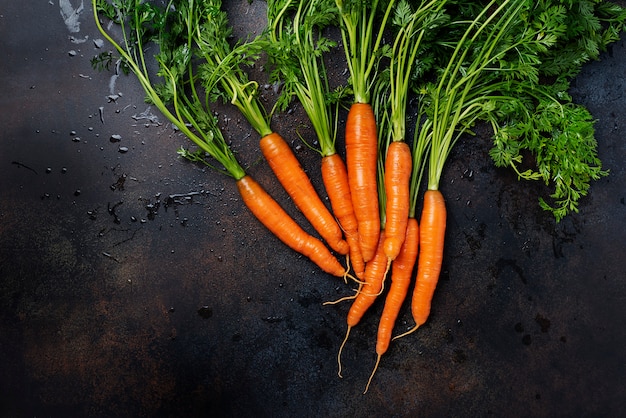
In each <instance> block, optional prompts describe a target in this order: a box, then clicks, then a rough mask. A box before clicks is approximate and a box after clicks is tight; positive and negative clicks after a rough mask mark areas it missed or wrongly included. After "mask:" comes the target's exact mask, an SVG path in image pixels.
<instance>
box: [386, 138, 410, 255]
mask: <svg viewBox="0 0 626 418" xmlns="http://www.w3.org/2000/svg"><path fill="white" fill-rule="evenodd" d="M412 167H413V160H412V158H411V149H410V148H409V146H408V145H407V144H406V143H405V142H401V141H395V142H392V143H391V144H389V148H388V149H387V156H386V158H385V193H386V195H387V203H386V206H385V218H386V222H385V244H384V250H385V254H386V255H387V257H388V258H389V259H390V260H393V259H395V258H396V257H397V256H398V254H399V253H400V248H402V243H403V242H404V238H405V236H406V228H407V223H408V220H409V205H410V202H409V182H410V180H411V170H412Z"/></svg>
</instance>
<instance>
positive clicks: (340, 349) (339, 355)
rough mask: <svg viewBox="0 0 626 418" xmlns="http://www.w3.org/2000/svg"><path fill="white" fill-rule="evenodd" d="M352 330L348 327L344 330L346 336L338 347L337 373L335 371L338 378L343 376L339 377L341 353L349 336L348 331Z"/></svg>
mask: <svg viewBox="0 0 626 418" xmlns="http://www.w3.org/2000/svg"><path fill="white" fill-rule="evenodd" d="M351 329H352V327H351V326H350V325H348V329H347V330H346V336H345V338H344V339H343V342H342V343H341V346H339V352H338V353H337V365H338V367H339V369H338V371H337V375H339V377H342V378H343V376H342V375H341V368H342V365H341V352H342V351H343V347H344V346H345V345H346V341H348V337H349V336H350V330H351Z"/></svg>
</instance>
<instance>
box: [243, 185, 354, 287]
mask: <svg viewBox="0 0 626 418" xmlns="http://www.w3.org/2000/svg"><path fill="white" fill-rule="evenodd" d="M237 187H238V189H239V193H240V194H241V197H242V199H243V201H244V203H245V204H246V206H247V207H248V208H249V209H250V210H251V211H252V213H253V214H254V215H255V216H256V217H257V219H259V221H261V223H262V224H263V225H265V227H267V228H268V229H269V230H270V231H271V232H272V233H273V234H274V235H276V236H277V237H278V238H279V239H280V240H281V241H282V242H283V243H285V244H286V245H287V246H289V247H290V248H292V249H293V250H295V251H297V252H299V253H301V254H303V255H305V256H307V257H308V258H309V259H311V261H313V262H314V263H315V264H317V265H318V266H319V267H320V268H321V269H322V270H324V271H325V272H327V273H330V274H332V275H334V276H337V277H345V276H346V271H345V269H344V268H343V267H342V266H341V264H340V263H339V261H337V259H336V258H335V257H334V256H333V255H332V254H331V253H330V251H329V250H328V248H326V246H325V245H324V244H323V243H322V242H321V241H320V240H319V239H317V238H315V237H313V236H311V235H309V234H308V233H306V232H305V231H304V230H303V229H302V228H301V227H300V226H299V225H298V224H297V223H296V222H295V221H294V220H293V219H292V218H291V217H290V216H289V215H288V214H287V213H286V212H285V211H284V210H283V208H281V207H280V205H279V204H278V202H276V201H275V200H274V199H273V198H272V197H271V196H270V195H269V194H268V193H267V192H266V191H265V190H264V189H263V188H262V187H261V185H259V183H257V182H256V181H255V180H254V179H253V178H252V177H250V176H249V175H246V176H244V177H242V178H240V179H239V180H237Z"/></svg>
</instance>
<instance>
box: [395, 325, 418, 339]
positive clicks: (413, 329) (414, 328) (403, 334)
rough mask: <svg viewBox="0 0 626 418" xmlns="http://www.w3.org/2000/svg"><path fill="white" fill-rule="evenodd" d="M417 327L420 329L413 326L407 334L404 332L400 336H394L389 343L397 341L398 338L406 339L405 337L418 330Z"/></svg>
mask: <svg viewBox="0 0 626 418" xmlns="http://www.w3.org/2000/svg"><path fill="white" fill-rule="evenodd" d="M419 327H420V326H419V325H415V326H414V327H413V328H411V329H410V330H408V331H407V332H404V333H402V334H400V335H396V336H395V337H393V338H392V339H391V341H395V340H397V339H398V338H402V337H406V336H407V335H409V334H413V333H414V332H415V331H417V329H418V328H419Z"/></svg>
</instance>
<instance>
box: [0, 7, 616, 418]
mask: <svg viewBox="0 0 626 418" xmlns="http://www.w3.org/2000/svg"><path fill="white" fill-rule="evenodd" d="M5 3H6V4H4V5H3V6H2V7H1V8H0V36H1V38H2V43H0V52H1V56H2V60H0V79H1V80H2V85H3V94H2V97H1V98H0V126H1V127H2V130H1V141H0V157H1V159H0V196H1V201H0V202H1V206H0V415H2V416H5V417H11V416H15V417H32V416H50V417H56V416H90V417H100V416H102V417H112V416H256V417H263V416H274V417H280V416H285V417H287V416H329V417H330V416H358V417H364V416H397V417H401V416H417V415H420V416H486V415H493V416H510V415H524V416H620V415H624V414H626V384H625V381H624V379H625V376H626V359H625V356H624V347H625V346H626V333H625V331H624V326H623V322H624V319H625V314H626V309H625V308H624V306H625V303H626V280H625V276H626V274H625V273H624V272H625V271H626V257H625V256H624V254H625V250H626V234H625V232H626V226H625V221H626V204H625V198H626V173H625V167H626V145H625V141H624V133H625V131H626V126H625V124H626V122H625V121H626V95H625V94H624V92H625V91H626V45H624V41H620V42H618V43H616V44H615V45H614V46H613V47H612V48H611V49H610V51H608V53H606V54H604V55H603V56H602V60H601V61H600V62H597V63H592V64H590V65H588V66H587V67H586V68H585V70H584V72H583V74H581V75H580V76H579V77H578V79H577V80H576V82H575V83H574V86H573V90H572V93H573V94H574V96H575V98H576V100H577V101H578V102H580V103H583V104H585V105H586V106H588V108H589V109H590V110H591V112H592V113H593V115H594V116H595V117H596V118H597V119H598V123H597V139H598V142H599V150H600V157H601V159H602V160H603V163H604V166H605V168H607V169H609V170H610V176H609V177H606V178H604V179H602V180H601V181H598V182H596V183H594V184H593V186H592V189H591V192H590V194H589V196H588V197H586V198H585V199H584V200H583V201H582V204H581V210H580V213H579V214H575V215H572V216H570V217H568V218H566V219H565V220H563V221H562V222H561V223H559V224H555V222H554V221H553V219H551V217H550V215H549V214H547V213H545V212H543V211H542V210H541V209H540V208H539V207H538V205H537V201H536V194H537V193H545V190H544V189H543V188H542V185H540V184H529V183H520V182H518V181H517V180H516V178H515V176H514V175H513V174H512V173H511V172H509V171H508V170H499V169H495V168H494V167H493V165H492V163H491V161H490V160H489V158H488V155H487V151H488V149H489V140H488V138H487V137H486V136H484V135H479V136H478V137H477V138H474V139H472V140H468V141H465V142H463V143H460V144H459V145H458V146H457V148H456V149H455V151H454V152H453V155H452V157H451V159H450V161H449V164H448V166H447V168H446V171H445V175H444V178H443V182H442V184H443V186H442V189H443V191H444V193H445V195H446V196H447V202H448V208H449V222H448V229H447V237H446V239H447V240H446V250H445V260H444V271H443V273H442V278H441V280H440V284H439V286H438V289H437V292H436V295H435V298H434V303H433V312H432V316H431V318H430V320H429V322H428V324H427V325H425V326H424V327H423V329H421V330H419V331H418V332H417V333H415V334H413V335H411V336H409V337H406V338H404V339H401V340H399V341H396V342H394V343H393V344H392V346H391V348H390V350H389V352H388V353H387V354H386V355H385V357H384V358H383V360H382V362H381V365H380V369H379V370H378V373H377V375H376V377H375V380H374V381H373V383H372V386H371V388H370V391H369V393H368V394H367V395H365V396H363V395H362V394H361V392H362V391H363V389H364V385H365V382H366V380H367V377H368V375H369V373H370V371H371V368H372V366H373V364H374V360H375V356H374V346H375V333H376V326H377V320H378V317H379V315H380V311H381V309H382V306H381V304H380V303H378V304H376V305H375V306H374V307H373V309H372V310H371V312H370V313H369V314H368V315H367V316H366V318H365V319H364V321H363V323H362V324H361V325H359V326H358V327H357V328H356V329H355V330H354V331H353V332H352V335H351V338H350V340H349V341H348V344H347V345H346V348H345V350H344V356H343V359H344V378H343V379H340V378H338V377H337V370H336V369H337V367H336V354H337V350H338V348H339V345H340V343H341V340H342V339H343V336H344V333H345V316H346V312H347V308H348V306H347V305H346V304H339V305H335V306H323V305H322V303H323V302H324V301H328V300H334V299H336V298H338V297H340V296H344V295H347V294H349V293H350V291H351V289H350V287H348V286H346V285H344V284H343V283H342V282H341V281H340V280H337V279H335V278H332V277H330V276H327V275H325V274H323V273H321V272H320V271H319V270H318V269H317V268H315V267H314V266H313V265H312V264H311V263H310V262H309V261H308V260H306V259H303V258H301V257H299V256H297V255H296V254H294V253H293V252H292V251H291V250H289V249H287V248H286V247H285V246H284V245H282V244H281V243H280V242H278V241H277V239H275V238H274V237H272V236H270V235H269V234H268V233H267V232H266V231H265V230H264V229H263V228H262V227H261V226H260V224H259V223H258V222H257V221H256V220H255V219H254V218H253V217H252V216H251V215H250V213H249V212H248V211H247V210H246V208H245V207H244V206H243V204H242V202H241V201H240V199H239V198H238V195H237V191H236V188H235V185H234V183H233V182H232V181H231V180H230V179H228V178H226V177H223V176H219V175H217V174H215V173H213V172H211V171H208V170H205V169H202V168H200V167H198V166H194V165H192V164H190V163H187V162H185V161H183V160H181V159H180V158H179V157H178V156H177V155H176V153H175V151H176V149H177V148H178V147H179V146H181V145H187V144H188V142H187V140H186V139H185V138H184V137H182V136H180V135H179V134H177V133H176V132H174V131H173V130H172V129H171V126H170V125H169V124H168V123H166V121H165V120H164V118H163V117H162V116H161V115H159V114H158V113H157V112H156V110H155V109H151V108H150V107H149V106H148V105H146V104H145V103H144V102H143V100H142V99H143V92H142V91H141V89H140V87H139V85H138V83H137V82H136V81H135V80H134V79H133V78H132V77H124V76H122V77H119V78H118V79H117V80H114V79H112V78H111V76H112V73H110V72H101V73H99V72H96V71H94V70H93V69H92V68H91V66H90V63H89V59H90V58H91V57H92V56H93V55H95V54H97V53H98V52H101V51H102V50H106V49H109V46H108V45H106V44H105V45H104V46H102V47H99V43H98V40H99V39H101V36H100V34H99V33H98V32H97V30H96V29H95V26H94V24H93V22H92V14H91V5H90V2H87V1H85V2H84V3H83V2H82V1H76V0H72V1H69V0H61V1H59V2H57V1H54V2H53V1H49V2H46V1H34V0H24V1H20V2H5ZM83 5H84V8H83V7H82V6H83ZM78 6H81V7H78ZM69 9H75V10H74V11H72V10H69ZM64 10H69V14H68V13H66V14H65V15H66V17H67V16H69V18H68V20H67V21H64V16H63V12H64ZM229 11H230V12H231V20H232V22H233V24H234V26H235V30H236V31H237V33H240V34H241V33H247V32H251V31H254V30H258V29H259V28H260V27H262V26H263V22H264V19H263V13H264V3H263V2H260V1H254V2H253V3H251V4H249V3H248V2H247V1H246V0H241V1H236V2H235V1H233V2H229ZM331 69H332V71H333V73H334V74H335V75H336V76H341V74H342V73H343V70H344V67H343V64H341V62H340V61H336V62H334V65H331ZM271 90H272V89H271V88H266V87H264V94H267V96H268V100H271V94H272V91H271ZM120 93H121V94H120ZM112 94H118V95H119V97H117V99H116V100H110V99H109V98H108V96H110V95H112ZM293 110H294V112H293V113H291V114H284V115H278V116H277V117H276V118H275V120H274V128H275V129H276V130H278V131H280V132H283V133H284V134H285V136H291V137H292V138H291V140H293V145H294V148H295V149H296V153H297V155H298V156H299V157H300V158H301V161H302V164H303V166H304V167H305V168H306V169H307V170H308V172H309V174H310V175H311V177H312V179H313V181H314V183H315V184H316V185H320V174H319V158H318V156H317V155H316V154H315V153H313V152H311V151H309V150H308V149H307V148H306V147H305V146H303V145H302V143H301V142H300V140H299V139H297V137H296V136H295V135H294V132H295V130H296V128H300V127H302V128H301V129H300V131H301V132H303V133H304V135H309V137H310V130H307V128H306V123H307V121H306V118H305V117H303V116H302V113H301V111H299V109H297V108H294V109H293ZM101 116H102V117H101ZM220 120H221V122H222V124H223V125H224V129H225V132H226V135H227V136H228V137H229V138H232V143H233V147H234V148H235V149H236V150H237V151H238V152H239V157H240V160H241V161H242V163H244V164H245V165H246V166H249V171H250V173H251V174H252V175H254V176H255V177H256V178H257V179H258V180H259V182H261V183H262V184H263V185H264V186H266V187H267V188H268V189H269V190H270V192H271V193H272V194H273V195H274V196H275V197H276V198H277V199H278V200H279V201H280V202H281V203H282V204H283V205H284V206H285V207H286V208H287V209H288V210H289V211H290V213H292V214H293V215H294V216H296V218H297V219H299V220H300V221H302V218H301V217H300V215H299V214H298V213H297V212H296V210H295V209H293V205H291V202H290V201H289V200H288V199H287V197H286V195H285V193H284V192H283V191H281V190H280V189H279V188H278V187H277V186H276V181H275V180H274V178H273V175H272V173H271V171H270V170H269V168H268V166H267V164H266V163H265V162H264V161H263V160H262V158H261V154H260V152H259V150H258V146H257V141H258V138H257V137H256V135H255V134H254V133H253V131H252V130H251V129H250V128H249V126H248V125H247V124H246V123H245V122H243V121H242V119H241V118H240V117H239V116H237V114H236V113H235V112H233V111H232V109H228V108H226V109H224V111H223V113H220ZM480 133H481V132H479V134H480ZM483 134H486V132H483ZM112 135H119V136H120V137H121V139H120V140H119V141H117V140H116V139H111V136H112ZM120 147H126V148H120ZM124 150H126V152H121V151H124ZM410 324H411V320H410V313H409V310H408V309H406V307H405V309H403V311H402V318H401V320H400V322H399V325H398V327H399V328H401V329H405V328H406V327H407V326H409V325H410Z"/></svg>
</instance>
